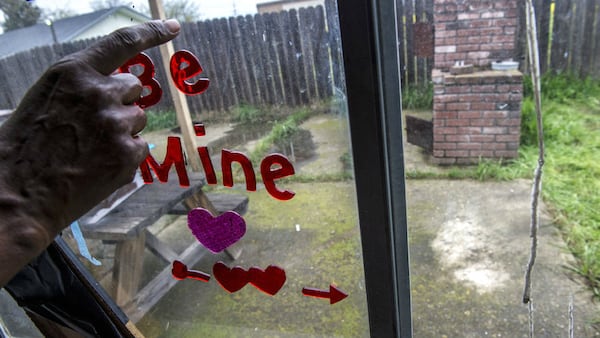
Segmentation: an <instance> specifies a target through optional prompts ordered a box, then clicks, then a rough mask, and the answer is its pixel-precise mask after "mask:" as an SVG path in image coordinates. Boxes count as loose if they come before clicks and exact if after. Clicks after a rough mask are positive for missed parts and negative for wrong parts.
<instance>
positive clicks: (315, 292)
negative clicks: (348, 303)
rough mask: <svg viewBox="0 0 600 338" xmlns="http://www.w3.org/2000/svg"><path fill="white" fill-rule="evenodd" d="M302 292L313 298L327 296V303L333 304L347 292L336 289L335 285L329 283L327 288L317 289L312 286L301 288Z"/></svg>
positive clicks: (344, 296)
mask: <svg viewBox="0 0 600 338" xmlns="http://www.w3.org/2000/svg"><path fill="white" fill-rule="evenodd" d="M302 294H303V295H305V296H308V297H315V298H328V299H329V304H331V305H333V304H335V303H337V302H339V301H341V300H343V299H344V298H346V297H348V294H347V293H345V292H344V291H342V290H340V289H338V288H337V287H336V286H335V285H333V284H331V285H329V290H319V289H314V288H307V287H305V288H302Z"/></svg>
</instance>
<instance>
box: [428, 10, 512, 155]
mask: <svg viewBox="0 0 600 338" xmlns="http://www.w3.org/2000/svg"><path fill="white" fill-rule="evenodd" d="M434 1H435V2H434V23H435V48H434V49H435V56H434V70H433V74H432V79H433V83H434V96H433V100H434V101H433V102H434V103H433V156H434V159H433V160H434V162H435V163H438V164H472V163H477V162H478V161H479V159H480V158H515V157H517V156H518V148H519V139H520V126H521V101H522V99H523V95H522V90H523V88H522V87H523V86H522V83H523V76H522V74H521V73H520V72H519V71H516V70H515V71H492V70H490V65H491V63H492V62H494V61H498V60H506V59H511V58H513V56H514V53H515V46H516V38H517V37H516V36H517V34H516V32H517V25H518V12H517V0H434ZM457 61H462V62H464V64H465V65H470V66H471V65H472V66H473V68H474V70H475V71H474V72H473V73H471V74H462V75H453V74H451V73H449V72H448V71H449V70H450V69H451V68H452V66H454V65H455V63H456V62H457Z"/></svg>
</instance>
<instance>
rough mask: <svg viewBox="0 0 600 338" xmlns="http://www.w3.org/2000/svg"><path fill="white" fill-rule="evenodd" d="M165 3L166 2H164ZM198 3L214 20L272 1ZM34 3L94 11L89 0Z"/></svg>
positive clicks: (140, 0)
mask: <svg viewBox="0 0 600 338" xmlns="http://www.w3.org/2000/svg"><path fill="white" fill-rule="evenodd" d="M163 1H164V0H163ZM190 1H195V2H197V3H198V7H199V8H200V11H201V12H202V14H203V17H202V18H201V19H212V18H219V17H228V16H232V15H233V14H234V11H235V14H237V15H245V14H254V13H256V4H257V3H261V2H269V1H270V0H190ZM128 2H130V3H131V6H132V7H134V9H135V7H139V6H141V5H145V6H146V7H148V1H147V0H131V1H128ZM33 3H34V4H36V5H37V6H38V7H40V8H42V9H56V8H68V9H71V10H73V11H74V12H75V13H77V14H81V13H87V12H91V11H92V9H91V7H90V5H89V3H90V1H88V0H33Z"/></svg>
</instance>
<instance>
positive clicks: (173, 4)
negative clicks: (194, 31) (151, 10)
mask: <svg viewBox="0 0 600 338" xmlns="http://www.w3.org/2000/svg"><path fill="white" fill-rule="evenodd" d="M164 7H165V15H166V16H167V18H175V19H177V20H179V22H191V21H198V20H200V19H202V13H201V12H200V8H199V7H198V3H197V2H196V1H189V0H166V1H165V2H164Z"/></svg>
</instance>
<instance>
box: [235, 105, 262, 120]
mask: <svg viewBox="0 0 600 338" xmlns="http://www.w3.org/2000/svg"><path fill="white" fill-rule="evenodd" d="M232 113H233V119H234V120H235V121H237V122H240V123H244V124H252V123H259V122H262V121H264V119H265V117H266V115H267V113H266V110H264V109H259V108H258V107H255V106H251V105H248V104H240V105H238V106H236V107H234V108H233V109H232Z"/></svg>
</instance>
